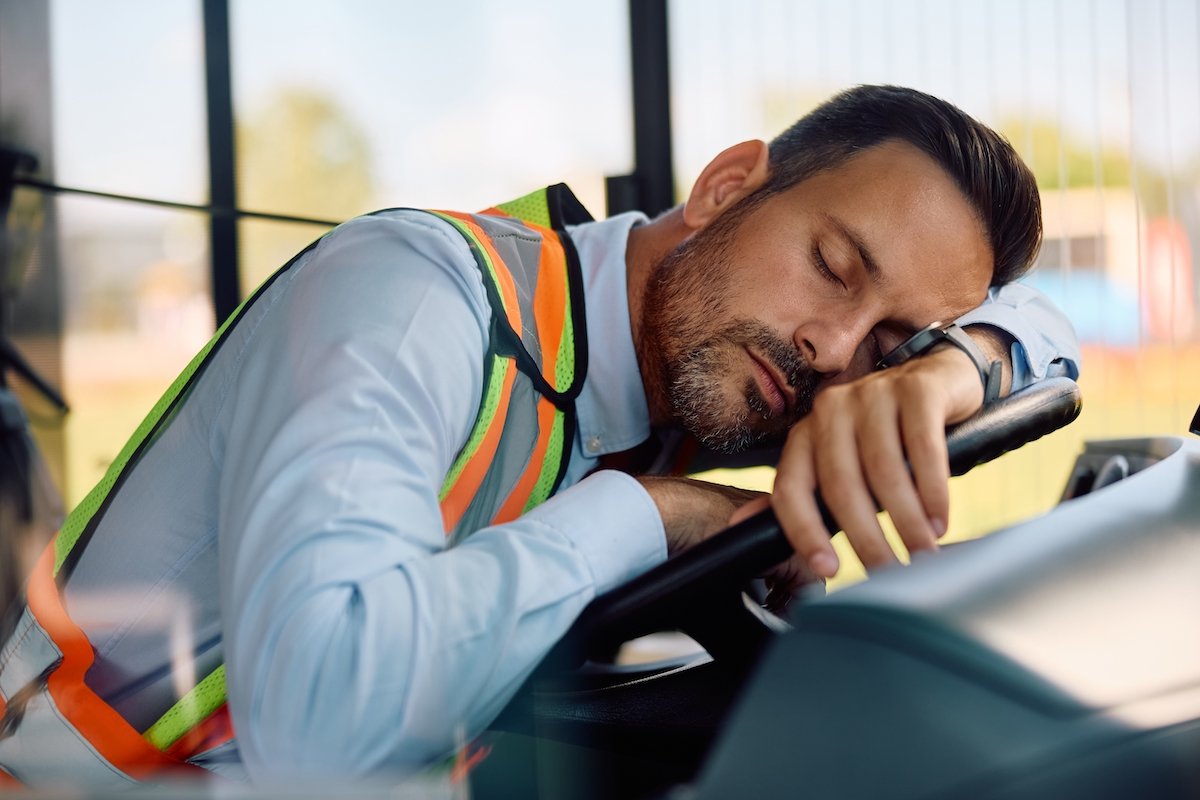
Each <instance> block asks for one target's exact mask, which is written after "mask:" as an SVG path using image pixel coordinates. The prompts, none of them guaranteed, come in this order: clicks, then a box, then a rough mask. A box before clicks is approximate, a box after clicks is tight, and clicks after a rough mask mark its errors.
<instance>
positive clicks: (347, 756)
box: [220, 214, 665, 780]
mask: <svg viewBox="0 0 1200 800" xmlns="http://www.w3.org/2000/svg"><path fill="white" fill-rule="evenodd" d="M297 269H301V272H300V273H299V274H298V275H297V276H296V277H295V278H294V280H293V281H292V285H290V286H289V287H287V293H286V294H285V295H284V296H283V297H282V298H281V299H280V300H279V302H278V307H277V308H275V309H274V310H273V311H272V313H271V314H270V315H269V316H268V318H267V319H266V320H265V321H264V322H263V324H262V326H261V328H260V330H258V331H257V332H256V333H255V341H253V342H252V345H251V346H250V347H248V348H247V351H246V355H245V358H244V363H243V365H242V367H241V370H240V375H239V378H238V384H237V386H236V388H235V389H234V391H233V396H232V397H231V400H230V402H229V408H228V409H227V412H226V413H227V414H229V415H230V416H231V417H232V422H231V424H230V429H229V434H228V442H229V444H228V446H227V455H226V458H225V459H224V463H223V464H221V467H222V470H223V471H222V487H221V496H220V524H221V533H220V557H221V586H220V591H221V599H222V608H223V609H224V614H223V618H224V626H225V627H224V641H225V655H226V664H227V669H228V685H229V698H230V700H229V704H230V709H231V711H232V713H233V719H234V725H235V727H236V729H237V731H238V739H239V747H240V749H241V753H242V757H243V760H244V761H245V764H246V767H247V770H248V771H249V773H250V775H251V776H252V777H253V778H255V779H257V780H261V779H273V778H275V779H277V778H286V779H289V780H295V779H297V778H298V777H302V776H309V775H317V776H320V775H324V776H339V777H347V776H353V775H359V776H362V775H368V774H371V773H379V772H387V771H397V770H402V769H411V768H412V767H415V766H419V765H423V764H426V763H429V762H430V761H432V760H435V759H437V758H439V757H441V756H443V755H445V754H447V753H448V752H450V751H451V749H452V748H453V747H454V745H455V740H456V734H459V735H466V736H470V735H473V734H475V733H477V732H478V731H479V730H480V729H482V727H484V726H485V725H486V723H487V722H489V721H490V720H491V718H492V717H494V716H495V714H496V713H497V712H498V711H499V710H500V709H501V708H502V707H503V705H504V703H505V702H506V701H507V699H508V698H509V696H511V694H512V692H513V691H515V689H516V688H517V687H518V686H519V685H520V683H521V682H522V681H523V679H524V678H525V677H526V675H527V674H528V672H529V671H530V670H531V669H532V667H533V666H534V665H535V664H536V663H537V661H538V659H539V658H540V657H541V655H542V654H543V653H544V652H545V651H546V650H547V649H548V648H549V647H550V646H551V645H552V644H553V642H554V641H555V640H556V639H557V638H558V637H559V636H560V635H561V634H562V633H563V632H564V631H565V630H566V629H567V627H569V625H570V623H571V622H572V621H573V620H574V618H575V616H576V615H577V614H578V612H579V611H580V610H581V609H582V608H583V606H584V605H586V603H587V602H588V601H590V600H591V598H592V597H593V596H594V595H595V594H597V593H598V592H601V591H604V590H605V589H607V588H609V587H611V586H614V585H616V584H618V583H621V582H623V581H624V580H626V579H627V578H629V577H631V576H632V575H633V574H635V573H637V572H639V571H641V570H643V569H645V568H647V567H648V566H650V565H652V564H654V563H656V562H657V561H659V560H661V559H662V558H663V557H664V555H665V553H664V552H663V550H664V547H663V541H662V533H661V530H662V528H661V523H660V522H659V520H658V516H657V513H656V511H655V508H654V505H653V503H652V502H650V500H649V498H647V497H646V495H645V493H644V492H643V491H642V490H641V489H640V487H639V486H638V485H637V483H636V481H634V480H633V479H632V478H629V477H627V476H623V475H618V474H615V473H601V474H597V475H595V476H593V477H591V478H588V479H587V480H585V481H583V482H581V483H580V484H578V485H577V486H575V487H573V488H572V489H570V490H567V491H566V492H563V493H561V494H560V495H559V496H557V497H554V498H551V500H550V501H548V502H547V503H545V504H543V505H542V506H540V507H539V508H537V509H535V510H534V511H533V512H531V513H530V514H527V515H526V516H524V517H522V518H521V519H519V520H517V521H515V522H513V523H511V524H508V525H502V526H496V527H492V528H488V529H484V530H482V531H479V532H477V533H476V534H474V535H473V536H471V537H470V538H468V539H467V540H465V541H464V542H463V543H462V544H460V545H459V546H457V547H454V548H452V549H447V547H446V544H445V536H444V533H443V529H442V522H441V515H440V511H439V507H438V497H437V495H438V489H439V486H440V483H441V479H442V475H444V474H445V472H446V470H447V468H448V467H449V465H450V463H451V462H452V460H453V459H454V457H455V455H456V453H457V450H458V449H459V447H460V446H461V444H462V443H463V442H464V441H465V440H466V438H467V434H468V432H469V430H470V427H471V425H472V423H473V421H474V417H475V413H476V408H477V405H478V402H479V397H480V394H481V386H482V363H483V362H482V357H483V352H484V348H485V345H486V331H487V307H486V304H485V301H484V295H483V289H482V285H481V283H480V281H479V278H478V276H477V275H476V274H475V267H474V264H473V262H472V261H471V260H470V256H469V253H468V251H467V250H466V246H465V244H463V242H462V241H461V239H459V238H457V235H456V234H453V233H450V232H449V231H447V230H446V229H444V228H442V227H441V225H440V223H436V222H434V221H432V220H429V219H427V218H425V217H424V216H423V215H416V214H414V215H411V216H408V217H403V216H401V217H389V218H382V219H381V218H375V219H370V220H359V221H355V222H352V223H350V224H349V225H347V226H346V227H345V228H344V229H343V230H339V232H337V233H335V234H333V235H332V236H331V237H330V238H328V239H327V240H326V241H325V242H323V243H322V245H321V246H320V247H319V248H318V249H317V250H316V251H315V252H314V253H313V254H312V256H311V258H310V260H309V261H308V262H307V263H306V264H304V265H302V266H301V267H298V268H297Z"/></svg>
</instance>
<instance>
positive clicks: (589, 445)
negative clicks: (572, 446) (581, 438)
mask: <svg viewBox="0 0 1200 800" xmlns="http://www.w3.org/2000/svg"><path fill="white" fill-rule="evenodd" d="M601 444H602V443H601V441H600V437H599V436H589V437H588V438H587V441H586V442H584V443H583V446H584V448H585V449H586V450H587V451H588V452H589V453H592V454H595V453H599V452H600V445H601Z"/></svg>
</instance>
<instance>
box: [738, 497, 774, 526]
mask: <svg viewBox="0 0 1200 800" xmlns="http://www.w3.org/2000/svg"><path fill="white" fill-rule="evenodd" d="M770 507H771V496H770V495H769V494H764V495H763V496H762V497H756V498H754V499H753V500H751V501H750V502H749V503H746V504H745V505H743V506H739V507H738V508H737V509H736V510H734V512H733V514H731V515H730V517H729V524H730V525H737V524H738V523H739V522H742V521H744V520H748V519H750V518H751V517H753V516H754V515H755V514H757V513H758V512H760V511H766V510H767V509H768V508H770Z"/></svg>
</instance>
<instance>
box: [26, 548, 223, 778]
mask: <svg viewBox="0 0 1200 800" xmlns="http://www.w3.org/2000/svg"><path fill="white" fill-rule="evenodd" d="M27 596H28V602H29V610H30V612H31V613H32V614H33V616H34V618H35V619H36V620H37V622H38V624H39V625H41V626H42V629H43V630H44V631H46V633H47V635H49V637H50V639H51V641H53V642H54V644H55V646H56V647H58V649H59V650H60V651H61V652H62V663H61V664H59V666H58V669H56V670H54V671H53V672H52V673H50V678H49V681H48V682H47V686H46V690H47V692H49V694H50V696H51V697H52V698H53V699H54V704H55V706H57V708H58V712H59V714H60V715H62V717H63V718H64V719H65V720H66V721H67V722H68V723H70V724H71V725H72V726H73V727H74V728H75V730H76V731H78V732H79V734H80V735H81V736H83V738H84V739H86V740H87V741H88V743H89V744H90V745H91V746H92V749H94V750H95V751H96V752H97V753H98V754H99V755H100V756H101V757H102V758H104V759H106V760H107V761H108V762H109V763H110V764H112V765H113V766H114V767H116V768H117V769H119V770H122V771H124V772H125V773H127V774H128V775H129V776H130V777H133V778H137V779H140V780H145V779H147V778H150V777H153V776H154V775H156V774H159V773H161V772H162V771H164V770H174V771H186V772H190V773H195V774H207V773H206V771H205V770H203V769H201V768H200V767H196V766H193V765H192V764H187V763H184V762H182V761H178V760H176V759H174V758H171V757H170V756H167V755H166V754H164V753H162V752H159V751H158V750H157V749H155V748H154V747H153V746H152V745H151V744H150V743H149V742H147V741H146V740H145V739H143V738H142V734H141V733H139V732H138V731H136V730H134V729H133V726H131V725H130V724H129V723H128V722H126V721H125V718H124V717H122V716H121V715H120V714H118V713H117V712H116V711H115V710H114V709H113V708H112V706H110V705H108V703H105V702H104V701H103V700H102V699H100V696H99V695H97V694H96V693H95V692H93V691H92V690H91V688H90V687H89V686H88V685H87V684H86V683H85V682H84V677H85V676H86V675H87V671H88V669H90V668H91V666H92V661H93V660H94V658H95V656H94V654H93V652H92V644H91V642H89V641H88V638H87V636H86V635H84V633H83V631H82V630H80V628H79V626H77V625H76V624H75V623H74V622H73V621H72V620H71V618H70V617H69V616H67V611H66V609H65V608H63V604H62V597H61V596H60V595H59V593H58V586H57V585H55V582H54V542H51V543H50V545H49V546H48V547H47V548H46V549H45V550H44V551H43V552H42V556H41V558H39V559H38V562H37V565H36V566H35V567H34V569H33V573H32V574H31V575H30V577H29V589H28V592H27Z"/></svg>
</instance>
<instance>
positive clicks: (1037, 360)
mask: <svg viewBox="0 0 1200 800" xmlns="http://www.w3.org/2000/svg"><path fill="white" fill-rule="evenodd" d="M957 322H958V324H959V325H960V326H962V327H963V328H964V329H965V330H967V331H968V332H969V333H971V335H972V337H974V338H975V339H976V342H977V343H979V344H980V345H981V346H983V347H985V348H986V347H993V348H994V349H993V350H991V351H990V354H991V355H992V356H994V357H996V358H1000V360H1001V361H1002V363H1004V364H1006V365H1007V366H1006V369H1005V381H1004V386H1005V391H1006V392H1007V391H1008V390H1009V388H1011V389H1014V390H1015V389H1020V388H1023V387H1025V386H1028V385H1029V384H1031V383H1034V382H1036V381H1039V380H1041V379H1042V378H1044V377H1046V376H1048V375H1056V374H1057V375H1066V376H1068V377H1071V378H1078V377H1079V370H1080V363H1081V358H1080V353H1079V341H1078V338H1077V337H1076V335H1075V330H1074V328H1073V327H1072V326H1071V322H1070V320H1068V319H1067V318H1066V316H1065V315H1064V314H1063V313H1062V311H1061V310H1059V309H1058V308H1057V307H1055V306H1054V304H1053V303H1052V302H1050V300H1049V298H1047V297H1046V296H1045V295H1043V294H1042V293H1041V292H1038V291H1037V290H1036V289H1033V288H1030V287H1028V286H1025V285H1024V284H1020V283H1015V284H1009V285H1007V286H1001V287H995V288H992V289H991V290H989V292H988V297H987V299H986V300H985V301H984V303H983V304H982V305H980V306H979V307H978V308H976V309H974V310H973V311H971V312H969V313H967V314H965V315H964V316H962V317H960V318H959V319H958V320H957ZM988 330H990V331H991V332H993V333H996V334H1002V336H1001V338H1000V339H998V340H996V339H992V341H988V339H989V337H988V335H987V334H985V333H982V332H983V331H988ZM981 339H982V341H981ZM1005 342H1007V345H1005ZM985 352H989V351H988V350H987V349H985Z"/></svg>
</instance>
